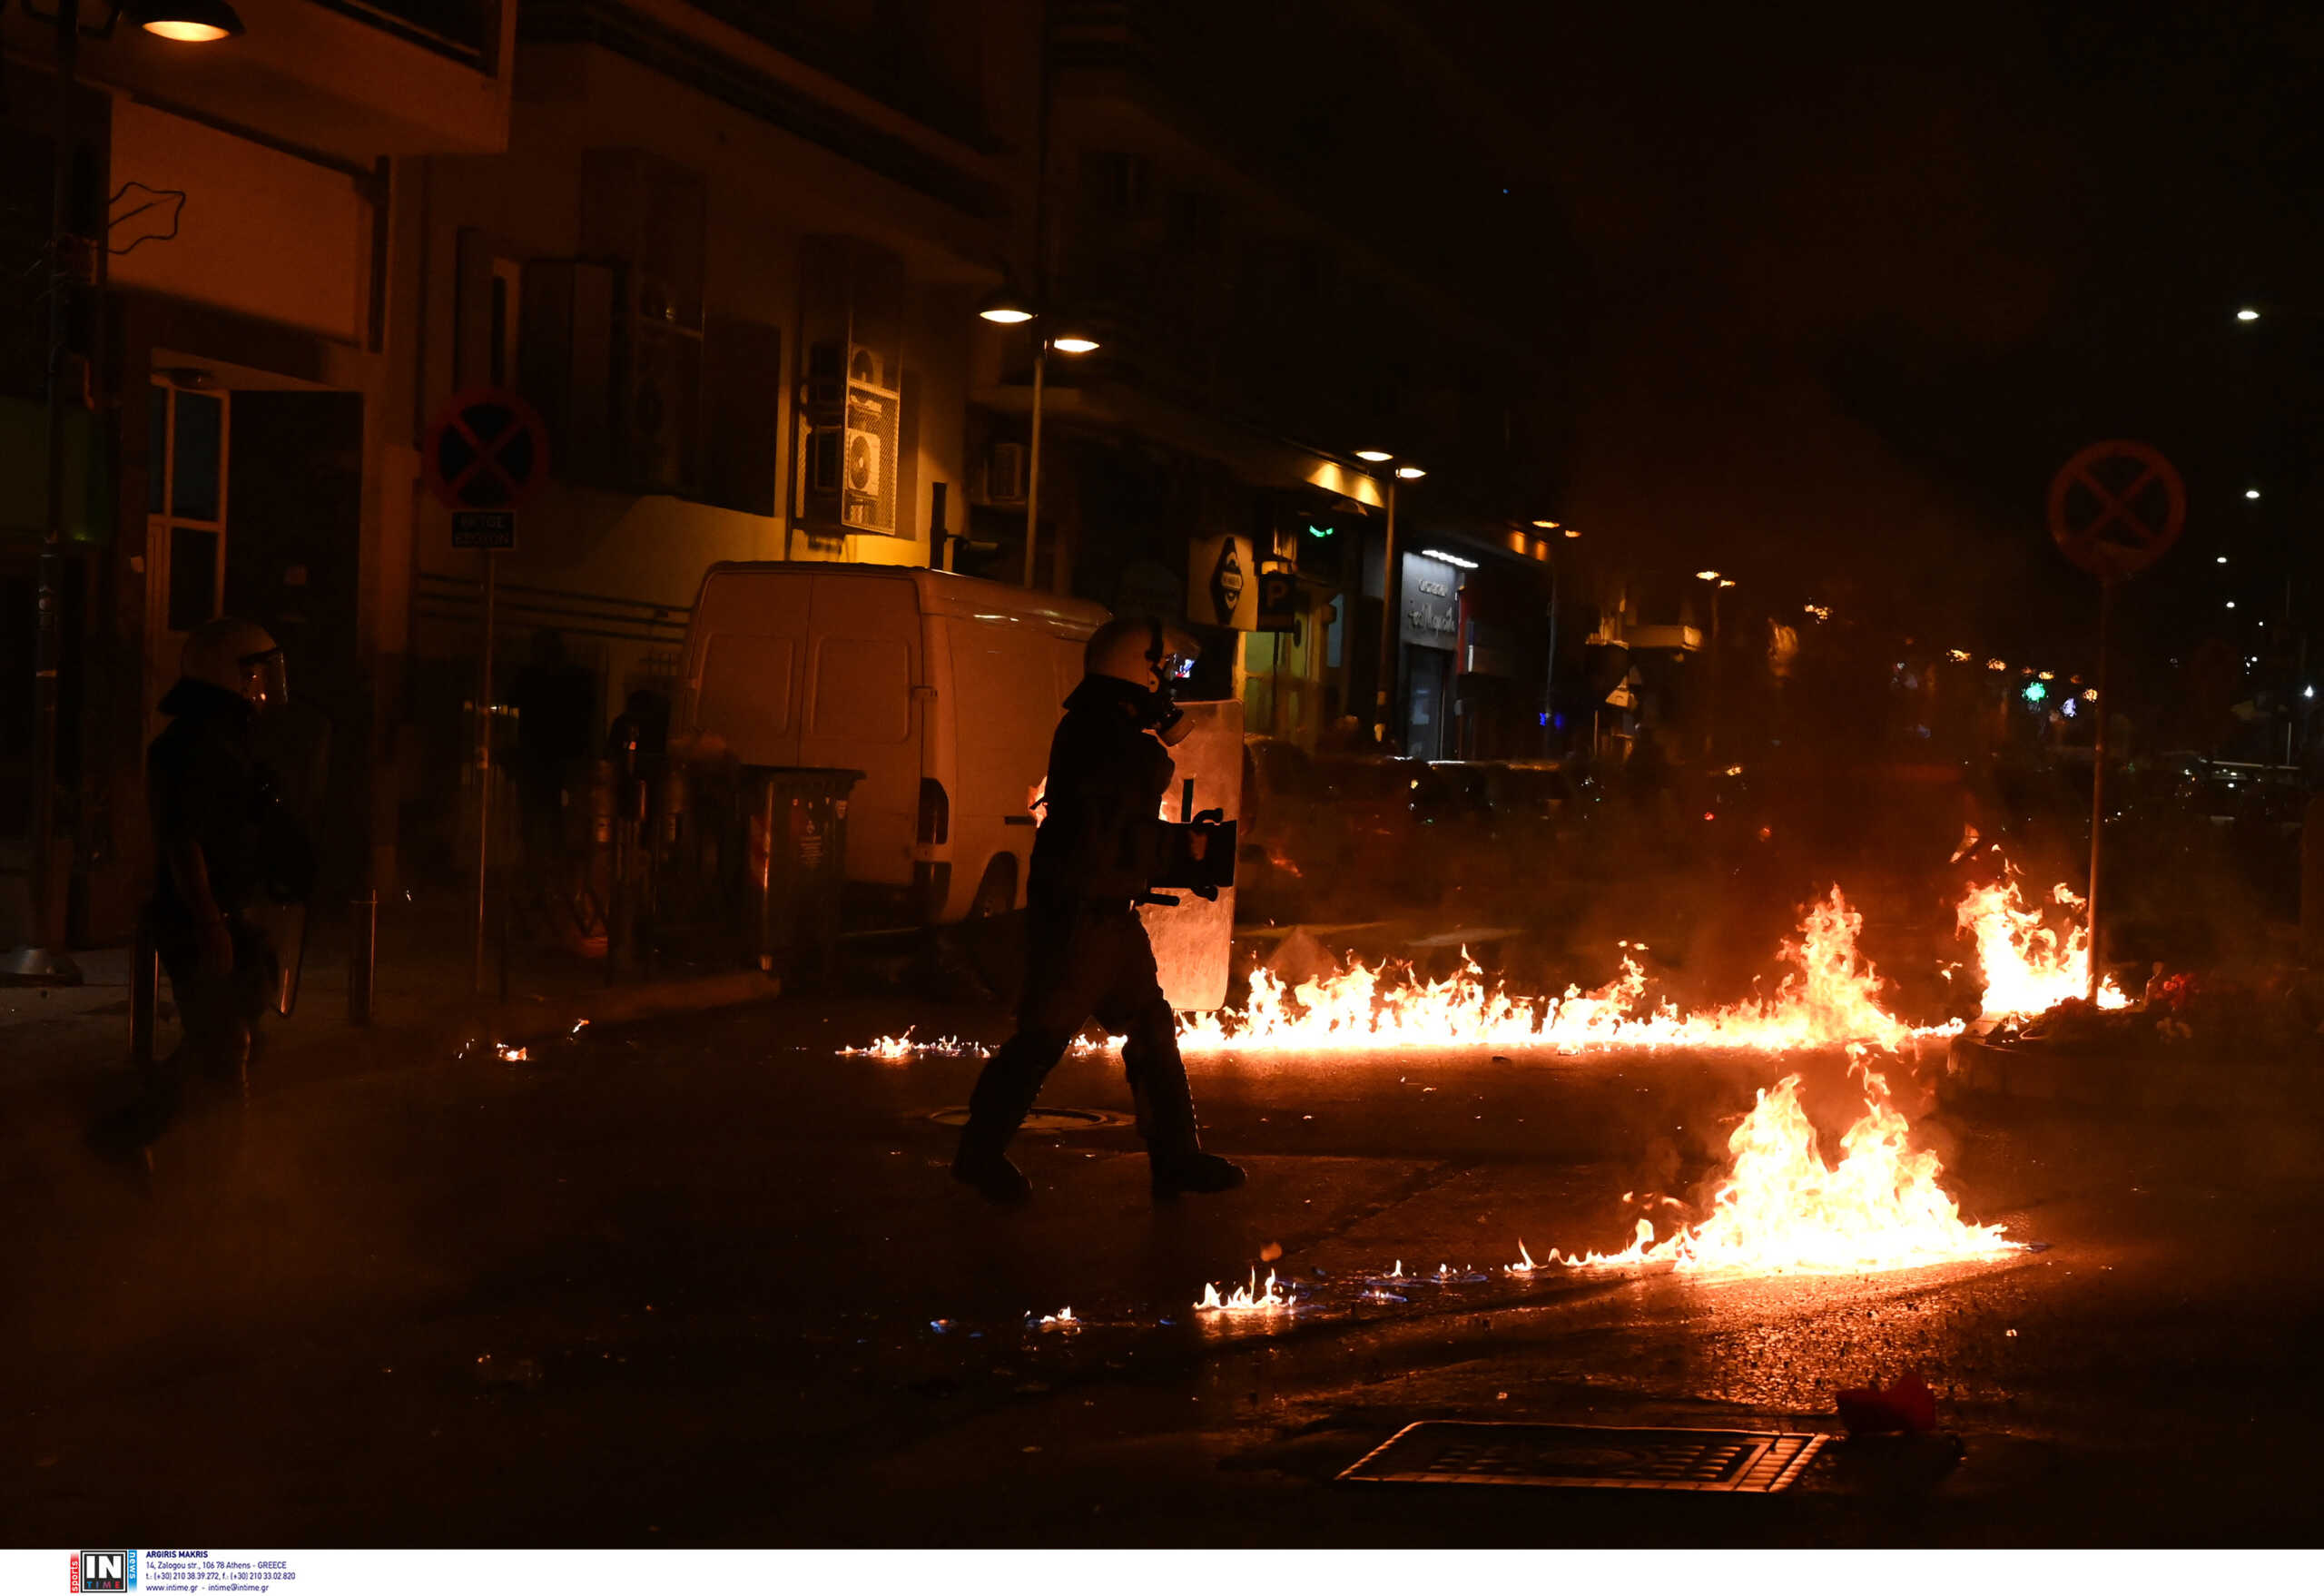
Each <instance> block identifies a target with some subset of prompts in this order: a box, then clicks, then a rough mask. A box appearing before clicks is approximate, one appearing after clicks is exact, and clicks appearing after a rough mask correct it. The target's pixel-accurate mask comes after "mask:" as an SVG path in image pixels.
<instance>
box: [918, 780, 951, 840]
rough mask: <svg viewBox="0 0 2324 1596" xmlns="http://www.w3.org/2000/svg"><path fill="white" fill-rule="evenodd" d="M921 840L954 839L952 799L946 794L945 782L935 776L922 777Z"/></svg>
mask: <svg viewBox="0 0 2324 1596" xmlns="http://www.w3.org/2000/svg"><path fill="white" fill-rule="evenodd" d="M920 840H921V842H950V841H951V840H952V801H951V800H950V798H947V797H946V796H945V795H944V783H941V782H940V781H938V780H937V779H936V778H935V777H934V776H922V777H921V778H920Z"/></svg>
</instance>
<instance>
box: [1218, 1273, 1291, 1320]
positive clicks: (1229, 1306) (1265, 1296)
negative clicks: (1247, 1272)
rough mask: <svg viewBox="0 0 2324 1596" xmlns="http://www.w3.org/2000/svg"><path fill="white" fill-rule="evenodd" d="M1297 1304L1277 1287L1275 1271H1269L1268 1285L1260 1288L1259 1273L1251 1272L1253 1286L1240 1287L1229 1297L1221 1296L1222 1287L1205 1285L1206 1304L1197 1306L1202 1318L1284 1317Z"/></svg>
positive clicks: (1251, 1284)
mask: <svg viewBox="0 0 2324 1596" xmlns="http://www.w3.org/2000/svg"><path fill="white" fill-rule="evenodd" d="M1292 1305H1293V1304H1292V1301H1291V1297H1290V1296H1289V1294H1287V1293H1285V1292H1284V1291H1283V1290H1281V1289H1280V1288H1278V1287H1277V1286H1276V1285H1275V1271H1274V1270H1273V1269H1269V1270H1268V1271H1267V1283H1266V1284H1265V1286H1261V1285H1260V1284H1259V1272H1258V1271H1257V1270H1256V1269H1254V1270H1252V1271H1251V1283H1250V1284H1249V1285H1248V1286H1236V1288H1235V1289H1234V1290H1233V1291H1232V1292H1231V1293H1229V1294H1228V1295H1227V1296H1225V1297H1223V1298H1222V1297H1221V1296H1219V1295H1218V1287H1217V1286H1213V1285H1211V1284H1209V1283H1208V1282H1207V1281H1206V1282H1204V1284H1203V1288H1202V1300H1201V1301H1200V1302H1198V1303H1196V1304H1195V1312H1196V1313H1198V1314H1280V1313H1288V1312H1289V1311H1290V1310H1291V1307H1292Z"/></svg>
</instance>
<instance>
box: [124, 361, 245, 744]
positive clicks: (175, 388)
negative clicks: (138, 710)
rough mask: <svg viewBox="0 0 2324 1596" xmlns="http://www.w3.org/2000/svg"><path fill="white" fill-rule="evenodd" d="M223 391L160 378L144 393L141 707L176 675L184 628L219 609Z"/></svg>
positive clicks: (227, 414)
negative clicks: (143, 699)
mask: <svg viewBox="0 0 2324 1596" xmlns="http://www.w3.org/2000/svg"><path fill="white" fill-rule="evenodd" d="M229 399H231V396H230V395H229V394H227V393H226V392H225V391H223V390H222V389H195V388H188V387H183V386H181V385H180V384H178V383H177V382H175V381H173V380H172V379H169V378H166V377H156V378H155V379H153V387H152V389H150V390H149V391H148V393H147V396H146V412H145V414H146V434H145V435H146V457H145V461H146V465H145V480H146V494H145V594H146V627H145V635H146V638H147V639H148V642H147V655H146V659H147V666H148V669H147V675H146V684H147V686H148V688H149V691H148V693H147V695H146V707H147V709H148V710H149V711H150V710H151V709H152V707H153V704H154V703H155V702H156V701H157V700H158V699H159V698H160V696H161V695H162V694H163V693H166V692H167V691H169V687H170V684H172V682H174V681H176V680H177V675H178V657H179V655H180V654H181V653H182V651H183V650H184V648H185V639H186V634H187V633H189V632H191V631H192V630H193V628H195V627H196V626H200V625H202V622H204V621H207V620H211V619H212V618H214V617H216V616H219V615H220V614H222V613H223V609H224V594H225V591H226V450H227V447H228V443H229V437H228V433H229V428H230V425H231V407H230V405H229Z"/></svg>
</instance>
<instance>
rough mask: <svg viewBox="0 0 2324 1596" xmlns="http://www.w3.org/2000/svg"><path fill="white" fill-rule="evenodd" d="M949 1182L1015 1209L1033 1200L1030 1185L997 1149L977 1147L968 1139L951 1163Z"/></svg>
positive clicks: (965, 1136)
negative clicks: (972, 1188)
mask: <svg viewBox="0 0 2324 1596" xmlns="http://www.w3.org/2000/svg"><path fill="white" fill-rule="evenodd" d="M952 1178H953V1179H955V1180H957V1181H959V1182H960V1184H961V1185H963V1186H970V1187H975V1188H976V1190H977V1191H978V1192H979V1194H980V1195H981V1196H982V1197H985V1198H986V1199H987V1200H988V1201H990V1202H996V1203H1000V1204H1002V1205H1003V1206H1005V1207H1016V1206H1017V1205H1019V1204H1020V1203H1029V1202H1031V1201H1032V1200H1033V1183H1032V1182H1031V1181H1029V1180H1028V1179H1026V1178H1025V1172H1024V1171H1023V1170H1021V1169H1019V1168H1018V1167H1017V1166H1016V1165H1014V1164H1012V1163H1010V1162H1009V1155H1008V1154H1007V1153H1004V1152H1002V1151H1001V1150H1000V1148H986V1147H979V1146H977V1145H976V1144H975V1143H974V1142H973V1141H972V1140H971V1139H970V1138H969V1137H968V1136H967V1135H965V1134H964V1135H962V1136H961V1138H960V1152H959V1153H958V1154H956V1155H954V1157H953V1159H952Z"/></svg>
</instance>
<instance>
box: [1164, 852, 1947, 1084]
mask: <svg viewBox="0 0 2324 1596" xmlns="http://www.w3.org/2000/svg"><path fill="white" fill-rule="evenodd" d="M1863 925H1864V917H1863V916H1862V915H1860V914H1858V913H1857V912H1856V911H1855V910H1853V909H1851V908H1849V907H1848V905H1847V900H1846V898H1845V897H1843V896H1842V895H1841V892H1840V890H1839V889H1838V888H1837V887H1834V888H1833V889H1832V892H1831V895H1830V896H1829V897H1828V898H1827V899H1825V900H1824V901H1822V902H1820V903H1817V904H1815V905H1813V906H1812V907H1810V908H1809V910H1808V911H1807V918H1806V919H1805V920H1804V921H1802V922H1801V924H1800V928H1799V936H1798V939H1797V941H1787V942H1786V943H1785V944H1784V947H1783V951H1782V958H1783V961H1784V962H1785V963H1786V964H1787V965H1789V966H1790V967H1791V968H1790V970H1789V971H1788V972H1787V974H1786V975H1785V976H1784V978H1783V980H1782V983H1781V984H1780V985H1779V986H1777V989H1776V991H1775V993H1774V995H1773V996H1772V997H1769V998H1766V999H1763V1000H1752V1001H1747V1002H1743V1003H1737V1004H1733V1005H1731V1006H1729V1007H1727V1008H1723V1009H1712V1010H1703V1011H1700V1012H1697V1013H1692V1014H1682V1013H1680V1012H1679V1008H1678V1006H1677V1005H1676V1004H1675V1003H1671V1002H1669V1001H1668V1000H1664V1001H1660V1002H1654V1001H1650V1000H1649V998H1648V996H1647V990H1646V972H1645V970H1642V969H1641V968H1640V966H1639V963H1638V961H1637V960H1636V959H1635V958H1633V957H1631V956H1630V955H1629V954H1625V955H1624V956H1623V959H1622V973H1621V974H1620V977H1618V978H1617V979H1616V980H1613V981H1611V982H1610V983H1609V984H1608V985H1606V986H1603V987H1600V988H1599V989H1598V990H1595V991H1589V992H1585V991H1583V990H1581V988H1579V987H1569V988H1567V989H1566V992H1565V995H1564V996H1563V997H1561V998H1549V999H1534V998H1522V997H1515V996H1512V995H1511V994H1510V993H1509V992H1508V991H1507V990H1505V989H1503V988H1502V987H1501V986H1499V985H1497V984H1495V985H1489V984H1488V983H1487V982H1486V980H1485V976H1484V972H1483V971H1482V970H1480V969H1478V967H1477V965H1476V964H1475V962H1474V961H1470V962H1468V963H1467V964H1466V965H1465V967H1464V968H1463V969H1462V970H1460V971H1459V972H1457V973H1455V974H1453V975H1450V976H1446V977H1444V978H1443V980H1428V979H1426V978H1423V977H1413V976H1404V977H1401V978H1399V977H1396V976H1393V975H1392V974H1391V973H1389V972H1388V971H1385V970H1378V969H1374V968H1373V967H1372V966H1370V965H1366V964H1364V963H1361V962H1358V963H1356V964H1354V965H1353V966H1352V967H1351V968H1350V969H1348V970H1345V971H1344V972H1342V973H1340V974H1337V975H1333V976H1328V977H1325V978H1324V979H1322V980H1313V981H1305V982H1303V983H1301V984H1300V985H1298V986H1296V987H1287V986H1286V985H1285V983H1284V982H1283V981H1281V980H1277V979H1276V978H1275V976H1274V975H1273V974H1272V973H1271V972H1270V971H1268V970H1265V969H1260V970H1254V971H1253V972H1252V975H1251V996H1250V1000H1249V1001H1248V1002H1247V1003H1246V1004H1245V1005H1244V1007H1243V1008H1242V1009H1241V1010H1230V1011H1226V1012H1223V1013H1220V1014H1196V1015H1189V1016H1187V1017H1186V1018H1185V1020H1183V1021H1182V1022H1181V1024H1180V1027H1179V1032H1178V1045H1179V1046H1180V1047H1181V1048H1183V1049H1186V1050H1187V1051H1188V1052H1228V1051H1232V1052H1240V1053H1251V1052H1266V1053H1315V1052H1371V1051H1375V1050H1379V1049H1393V1048H1432V1049H1433V1048H1443V1047H1447V1046H1484V1047H1493V1048H1502V1049H1529V1050H1531V1049H1557V1050H1559V1051H1564V1052H1571V1051H1578V1050H1581V1049H1590V1048H1625V1049H1629V1048H1643V1049H1661V1048H1696V1049H1727V1050H1733V1049H1754V1050H1758V1051H1762V1052H1771V1053H1779V1052H1788V1051H1792V1050H1794V1049H1803V1048H1831V1047H1841V1046H1846V1045H1847V1044H1849V1043H1869V1044H1871V1045H1873V1046H1876V1047H1880V1048H1885V1049H1890V1050H1894V1049H1897V1048H1900V1047H1903V1046H1904V1045H1905V1044H1906V1043H1908V1042H1910V1041H1911V1040H1913V1039H1915V1037H1922V1036H1951V1035H1952V1034H1953V1033H1954V1032H1955V1031H1957V1030H1960V1029H1961V1028H1960V1025H1959V1023H1958V1022H1957V1021H1947V1022H1946V1023H1945V1024H1943V1025H1935V1026H1918V1027H1916V1026H1912V1025H1907V1024H1906V1023H1905V1022H1904V1021H1903V1020H1898V1019H1896V1017H1895V1016H1894V1015H1892V1014H1890V1013H1888V1012H1887V1011H1886V1010H1885V1009H1883V1008H1882V1007H1881V1003H1880V977H1879V974H1878V972H1877V971H1876V970H1875V969H1874V968H1873V966H1872V964H1871V962H1870V961H1867V960H1866V959H1864V958H1863V957H1861V956H1860V955H1859V953H1858V952H1857V951H1856V937H1857V934H1858V932H1859V931H1861V930H1862V929H1863Z"/></svg>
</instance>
